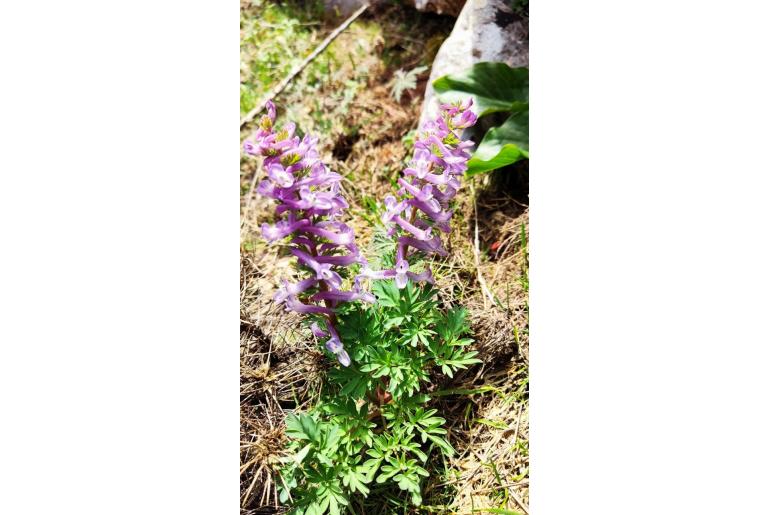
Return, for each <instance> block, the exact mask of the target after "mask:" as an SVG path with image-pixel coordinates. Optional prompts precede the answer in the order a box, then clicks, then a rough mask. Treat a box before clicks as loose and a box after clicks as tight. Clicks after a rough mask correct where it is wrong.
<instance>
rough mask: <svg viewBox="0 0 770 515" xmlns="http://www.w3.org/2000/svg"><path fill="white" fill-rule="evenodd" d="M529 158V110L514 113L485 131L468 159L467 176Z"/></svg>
mask: <svg viewBox="0 0 770 515" xmlns="http://www.w3.org/2000/svg"><path fill="white" fill-rule="evenodd" d="M525 158H529V111H524V112H520V113H514V114H512V115H511V116H509V117H508V119H507V120H506V121H505V123H503V124H502V125H501V126H500V127H494V128H492V129H489V131H487V134H486V135H485V136H484V139H483V140H482V141H481V143H480V144H479V148H477V149H476V151H475V152H474V153H473V156H472V157H471V159H470V160H469V161H468V171H467V172H466V174H467V175H468V176H471V175H475V174H477V173H482V172H489V171H491V170H496V169H497V168H502V167H503V166H507V165H509V164H513V163H515V162H516V161H519V160H521V159H525Z"/></svg>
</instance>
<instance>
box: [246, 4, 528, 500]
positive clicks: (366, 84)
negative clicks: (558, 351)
mask: <svg viewBox="0 0 770 515" xmlns="http://www.w3.org/2000/svg"><path fill="white" fill-rule="evenodd" d="M372 16H376V20H372V18H371V17H372ZM412 16H413V15H412ZM425 20H427V21H424V22H423V23H425V29H424V31H422V33H421V35H424V39H421V40H420V41H417V40H414V41H409V38H406V39H404V38H403V37H399V36H395V37H394V36H393V35H394V34H396V35H397V34H410V35H411V34H412V33H414V30H411V32H410V31H406V30H405V29H404V23H406V21H405V15H404V13H403V12H401V10H400V9H395V10H393V9H391V10H387V9H386V10H384V11H379V12H375V13H372V14H368V15H367V16H366V17H365V18H364V19H362V20H360V21H356V22H355V23H354V24H353V25H352V26H351V30H350V31H346V33H345V34H343V35H342V36H340V38H339V39H338V41H335V42H334V43H333V44H332V45H331V46H330V50H332V52H336V54H335V55H336V56H337V62H338V64H339V66H334V67H333V70H332V74H331V75H330V77H329V80H328V82H327V83H324V84H322V85H321V86H320V87H319V88H318V89H317V91H316V92H315V94H314V95H312V96H308V95H307V94H306V93H305V92H304V90H303V89H302V88H303V87H304V86H303V85H302V84H299V85H297V87H296V88H289V89H288V90H287V91H286V92H285V93H284V94H283V95H282V96H281V97H279V98H277V99H276V103H277V104H278V105H279V108H280V107H282V106H289V109H288V110H287V112H285V113H283V112H282V111H281V110H280V109H279V114H285V115H286V116H291V117H292V118H295V117H296V118H295V119H296V121H297V123H298V125H299V126H300V127H301V128H303V129H305V130H310V131H314V132H317V133H320V134H321V135H322V139H321V152H322V156H323V157H324V159H325V162H327V163H328V164H329V165H330V167H331V168H332V169H334V170H335V171H338V172H339V173H341V174H343V175H344V176H345V178H346V180H345V182H344V183H343V187H344V189H345V192H346V197H347V198H348V201H349V202H350V204H351V208H350V210H349V219H348V220H346V221H348V222H349V223H350V225H351V227H353V228H354V229H355V231H356V237H357V240H358V241H359V244H360V246H361V248H362V249H366V248H368V244H369V243H370V242H371V238H372V233H373V231H372V225H371V223H369V221H367V218H368V219H371V218H372V216H373V213H372V211H371V203H372V202H374V201H378V200H381V199H382V198H383V197H384V195H385V194H387V193H389V192H391V191H392V182H393V180H394V179H395V178H396V177H397V176H398V174H399V173H400V170H401V169H402V167H403V161H404V159H405V158H406V157H407V153H408V151H409V149H408V148H407V147H406V146H405V145H404V144H403V143H402V138H403V137H404V136H405V135H406V134H407V133H408V132H409V131H410V130H412V129H414V128H416V127H415V124H416V120H417V119H418V117H419V110H420V104H421V97H422V90H423V89H424V87H425V83H424V80H425V79H424V78H423V80H422V81H421V82H420V83H419V84H418V88H417V90H415V91H412V92H408V93H407V94H405V95H404V98H402V101H401V102H400V103H398V102H396V101H395V100H393V99H392V98H391V97H390V94H389V91H388V88H387V87H386V84H387V82H388V80H389V79H390V77H391V75H392V73H393V71H395V69H397V68H399V67H403V68H405V69H410V68H412V67H414V66H416V65H418V64H420V63H421V60H423V59H427V60H428V62H429V61H430V59H431V58H432V56H430V55H429V54H430V52H431V51H432V50H431V48H432V47H434V46H435V40H436V38H437V37H438V39H439V40H440V39H441V37H442V36H441V34H443V35H444V36H445V35H446V34H447V33H448V31H449V29H451V23H449V24H448V25H447V24H446V23H444V22H441V21H440V20H439V21H436V18H435V17H431V16H426V18H425ZM410 23H413V24H414V23H415V22H414V20H412V21H410ZM441 23H444V25H441ZM372 25H376V27H374V28H373V27H372ZM331 28H333V27H331ZM323 30H329V29H328V27H326V26H322V27H319V31H321V32H323ZM442 31H443V32H442ZM348 32H349V33H348ZM355 45H358V48H359V50H358V51H352V52H353V53H354V57H356V58H357V60H354V61H352V62H350V61H348V60H346V59H345V58H344V52H343V49H345V48H355ZM361 48H364V49H366V51H367V54H366V57H365V58H362V57H361V56H362V54H361V52H360V49H361ZM340 56H342V57H340ZM362 69H364V70H365V71H366V73H365V74H364V75H362V74H361V70H362ZM351 83H356V85H351ZM300 86H302V87H300ZM345 88H349V92H348V94H347V95H348V96H347V97H345V93H344V91H342V92H341V90H344V89H345ZM350 91H352V92H353V93H350ZM340 98H347V100H345V101H346V102H347V103H346V105H345V108H344V109H339V99H340ZM335 99H336V100H335ZM324 110H328V113H329V115H328V119H327V120H326V121H328V122H329V123H326V122H324V123H320V122H319V119H318V118H317V113H318V112H324ZM247 134H248V129H247V130H246V131H244V133H243V136H244V137H245V136H246V135H247ZM256 177H259V178H261V171H260V170H258V169H257V167H256V163H255V161H253V160H251V159H247V158H244V159H243V160H242V166H241V178H242V191H243V193H244V196H243V197H242V221H241V241H242V245H241V315H240V316H241V501H242V511H243V513H245V514H250V513H254V514H256V513H279V512H282V511H284V510H285V509H284V508H281V507H278V506H277V504H278V503H277V494H276V491H275V481H276V480H277V477H276V475H275V470H276V466H277V464H278V460H279V458H280V457H281V449H282V447H283V444H284V442H285V437H284V434H283V428H284V422H283V420H284V417H285V414H286V412H287V411H290V410H294V409H303V407H306V406H308V405H310V404H311V403H313V402H314V399H315V398H316V397H317V394H318V391H319V387H320V384H321V382H322V380H323V375H324V372H325V370H326V368H328V366H329V363H328V360H327V359H326V358H325V357H324V356H323V354H322V353H321V352H320V351H319V350H318V348H317V347H316V344H315V342H313V341H312V340H311V338H310V335H309V334H308V332H307V331H305V330H303V329H302V326H301V325H300V321H301V318H300V317H299V316H297V315H295V314H290V313H286V312H284V311H283V310H282V309H281V308H279V307H277V306H276V305H275V304H274V303H273V301H272V295H273V293H274V291H275V288H276V286H277V284H278V282H279V280H280V279H281V278H290V277H291V275H292V274H293V273H294V272H293V269H292V267H291V260H290V259H288V258H287V257H286V256H285V255H282V254H281V252H279V251H278V250H277V248H276V247H271V246H268V245H266V244H265V243H264V242H263V241H262V239H261V236H260V234H259V225H260V224H261V223H263V222H270V221H272V220H273V205H272V204H271V202H269V201H267V200H265V199H261V198H257V197H256V196H253V197H252V198H246V195H245V194H246V193H247V192H248V191H249V190H250V188H251V185H252V184H253V182H254V179H255V178H256ZM468 182H469V181H468ZM524 182H525V183H526V181H524ZM527 203H528V199H527V194H526V184H522V183H521V182H519V183H515V181H514V182H513V183H512V182H511V181H510V179H506V178H505V177H502V178H501V177H492V176H486V177H484V178H477V179H475V180H474V181H473V184H472V187H471V184H468V183H467V182H466V187H464V188H463V189H462V190H461V191H460V193H459V194H458V197H457V210H456V213H455V216H454V218H453V221H452V223H453V229H454V230H453V231H452V233H451V235H450V241H449V242H448V248H449V249H450V255H449V256H448V257H447V258H445V259H443V260H440V261H436V262H435V263H434V264H433V268H434V273H435V276H436V278H437V285H438V287H439V295H440V297H441V299H442V300H443V301H444V302H445V303H446V304H447V305H448V304H449V303H452V304H457V303H459V304H462V305H463V306H465V307H466V308H467V309H468V310H469V317H470V321H471V326H472V330H473V336H474V338H475V339H476V343H475V346H476V349H477V350H479V351H480V355H479V357H480V358H481V359H482V360H483V364H482V365H479V366H477V367H475V368H473V369H471V370H468V371H466V372H465V373H463V374H460V375H458V376H456V377H455V379H453V380H451V381H445V382H443V383H442V384H437V385H435V387H436V388H437V389H442V390H451V389H458V388H459V389H468V390H474V391H478V392H479V393H475V394H472V395H465V394H463V395H446V396H441V397H440V399H439V401H438V403H439V404H440V405H441V409H442V412H443V414H444V416H445V418H447V420H448V424H449V426H450V428H451V430H450V436H451V440H452V443H453V445H454V446H455V448H456V449H457V450H458V455H457V456H456V458H455V459H453V460H451V461H450V462H448V463H445V464H444V463H442V464H435V468H434V470H433V471H432V472H433V474H432V476H431V478H430V481H429V482H428V484H427V485H426V486H425V490H426V492H425V496H424V497H425V505H427V506H433V508H430V507H426V508H423V510H422V511H423V512H432V513H458V514H465V513H471V510H473V509H479V508H489V507H497V508H499V507H507V509H511V510H514V511H520V512H525V511H526V509H527V507H526V505H527V502H528V490H527V485H528V476H527V468H528V453H527V451H526V449H527V441H528V440H527V439H528V389H527V385H528V382H527V362H528V348H529V347H528V346H529V339H528V304H527V290H526V281H524V280H523V278H526V275H527V274H526V269H527V255H526V249H525V242H524V241H523V239H525V238H526V236H525V237H524V238H523V237H522V228H523V229H524V235H526V234H527V230H528V210H527ZM476 231H478V245H477V244H476ZM480 277H481V278H483V279H481V280H480ZM482 282H483V283H485V284H486V286H487V291H485V290H484V288H483V287H482ZM479 420H482V421H487V422H489V421H491V425H490V423H485V422H479ZM488 464H494V466H492V465H488ZM522 505H523V506H522ZM382 509H384V510H386V511H384V512H383V511H381V510H382ZM389 509H390V508H387V507H384V506H380V507H379V509H377V510H375V509H373V510H372V513H375V512H377V513H390V511H387V510H389Z"/></svg>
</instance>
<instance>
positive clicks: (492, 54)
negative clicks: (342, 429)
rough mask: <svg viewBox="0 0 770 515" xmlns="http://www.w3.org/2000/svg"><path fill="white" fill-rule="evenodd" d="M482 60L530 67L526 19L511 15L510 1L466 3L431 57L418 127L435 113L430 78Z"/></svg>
mask: <svg viewBox="0 0 770 515" xmlns="http://www.w3.org/2000/svg"><path fill="white" fill-rule="evenodd" d="M416 1H419V0H416ZM483 61H494V62H503V63H506V64H508V65H509V66H512V67H514V68H517V67H520V66H529V22H528V19H527V18H522V17H521V16H519V15H517V14H514V12H513V9H512V8H511V2H510V0H468V1H467V2H466V3H465V6H464V7H463V9H462V11H461V12H460V15H459V16H458V17H457V22H456V23H455V26H454V28H453V29H452V33H451V34H450V35H449V37H448V38H447V39H446V40H445V41H444V43H443V44H442V45H441V48H440V49H439V51H438V53H437V54H436V58H435V59H434V60H433V66H432V67H431V72H430V78H429V79H428V86H427V87H426V88H425V100H424V102H423V107H422V114H421V116H420V126H422V124H423V123H425V122H426V121H428V120H431V119H434V118H435V117H436V116H437V115H438V106H439V102H438V99H437V98H436V93H435V91H434V90H433V86H432V84H433V81H435V80H436V79H438V78H439V77H442V76H444V75H447V74H450V73H459V72H461V71H463V70H465V69H467V68H470V66H471V65H473V64H474V63H478V62H483Z"/></svg>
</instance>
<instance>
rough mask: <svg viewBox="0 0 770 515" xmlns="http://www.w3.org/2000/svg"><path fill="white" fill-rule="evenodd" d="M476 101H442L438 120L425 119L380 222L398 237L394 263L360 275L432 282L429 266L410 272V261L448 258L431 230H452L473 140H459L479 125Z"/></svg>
mask: <svg viewBox="0 0 770 515" xmlns="http://www.w3.org/2000/svg"><path fill="white" fill-rule="evenodd" d="M472 105H473V100H472V99H468V100H466V101H465V102H463V103H455V104H444V105H442V106H441V114H440V115H439V116H438V118H437V119H436V120H432V121H429V122H427V123H426V124H425V125H423V127H422V131H421V132H419V133H418V135H417V138H416V139H415V142H414V156H413V158H412V160H411V161H410V162H409V166H408V167H406V168H405V169H404V171H403V177H401V178H400V179H399V180H398V184H399V187H400V189H399V190H398V192H397V196H393V195H388V196H387V197H385V212H384V213H383V215H382V222H383V223H384V224H385V226H386V227H387V234H388V235H389V236H391V237H394V238H396V239H397V241H398V246H397V253H396V259H395V262H396V266H395V267H394V268H392V269H388V270H377V271H374V270H370V269H368V268H366V267H365V268H364V269H363V270H362V271H361V273H360V275H359V277H360V278H367V279H395V283H396V286H398V288H404V287H406V285H407V283H408V282H409V280H412V281H415V282H424V281H427V282H430V283H432V282H433V275H432V273H431V271H430V269H429V268H428V269H426V270H425V271H424V272H422V273H419V274H417V273H414V272H410V271H409V262H410V260H411V259H412V258H414V257H415V256H416V255H417V254H418V253H421V254H423V255H426V256H427V255H431V254H437V255H440V256H446V255H447V251H446V249H445V248H444V245H443V244H442V243H441V238H440V237H439V236H434V233H433V231H432V229H434V228H435V229H438V230H439V231H441V232H445V233H448V232H449V231H450V225H449V221H450V219H451V218H452V210H451V209H450V208H449V203H450V202H451V201H452V199H453V198H454V197H455V195H456V194H457V190H458V189H459V188H460V180H459V177H460V176H462V175H464V174H465V171H466V170H467V169H468V159H470V157H471V156H470V153H469V152H468V149H469V148H470V147H471V146H473V142H472V141H461V140H460V134H459V133H458V132H457V131H462V129H466V128H468V127H470V126H471V125H474V124H475V123H476V119H477V117H476V114H474V113H473V111H471V110H470V107H471V106H472Z"/></svg>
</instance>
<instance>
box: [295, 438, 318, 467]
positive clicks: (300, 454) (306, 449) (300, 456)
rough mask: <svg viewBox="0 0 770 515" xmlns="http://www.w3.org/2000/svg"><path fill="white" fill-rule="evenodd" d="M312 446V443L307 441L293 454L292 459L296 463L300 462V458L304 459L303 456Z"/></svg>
mask: <svg viewBox="0 0 770 515" xmlns="http://www.w3.org/2000/svg"><path fill="white" fill-rule="evenodd" d="M312 446H313V444H311V443H309V444H307V445H306V446H304V447H303V448H302V450H300V451H299V452H298V453H297V454H295V455H294V461H295V462H296V463H297V465H299V464H301V463H302V460H304V459H305V456H307V453H308V452H310V448H311V447H312Z"/></svg>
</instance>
